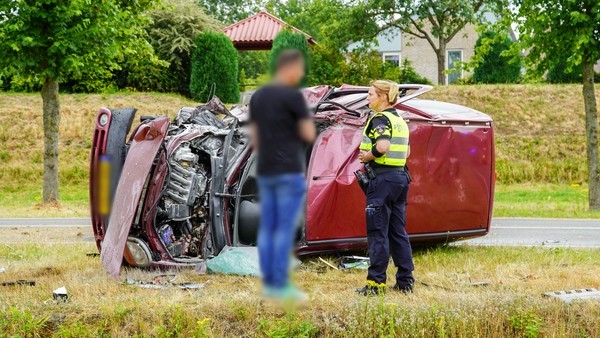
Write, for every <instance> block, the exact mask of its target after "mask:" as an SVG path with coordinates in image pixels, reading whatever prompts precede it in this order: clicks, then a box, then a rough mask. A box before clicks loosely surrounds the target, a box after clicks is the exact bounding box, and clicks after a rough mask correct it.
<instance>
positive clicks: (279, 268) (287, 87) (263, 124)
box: [250, 50, 316, 300]
mask: <svg viewBox="0 0 600 338" xmlns="http://www.w3.org/2000/svg"><path fill="white" fill-rule="evenodd" d="M276 69H277V70H276V73H275V79H274V81H273V83H271V84H269V85H267V86H264V87H263V88H261V89H259V90H258V91H256V93H254V95H253V96H252V99H251V100H250V121H251V134H252V135H251V136H252V137H251V139H252V145H253V147H254V149H255V151H256V152H257V156H258V169H257V171H258V186H259V194H260V203H261V220H260V229H259V234H258V254H259V259H260V268H261V272H262V278H263V293H264V295H265V296H266V297H272V298H277V299H287V300H305V299H306V298H307V296H306V294H304V293H303V292H302V291H300V290H299V289H298V288H297V287H295V286H294V285H293V284H291V283H290V281H289V261H290V254H291V252H292V249H293V246H294V237H295V236H294V235H295V226H296V223H297V221H298V218H299V215H300V212H301V209H302V206H303V205H304V203H303V202H304V196H305V194H306V180H305V177H304V171H305V166H306V164H305V160H304V159H305V154H304V148H305V145H306V144H307V143H312V142H314V140H315V138H316V128H315V125H314V122H313V120H312V116H311V114H310V113H309V111H308V108H307V107H306V102H305V101H304V97H303V96H302V93H301V92H300V91H299V90H298V89H297V88H296V87H297V86H298V85H299V84H300V82H301V81H302V78H303V77H304V57H303V55H302V53H301V52H300V51H298V50H286V51H283V52H281V54H280V55H279V57H278V59H277V67H276Z"/></svg>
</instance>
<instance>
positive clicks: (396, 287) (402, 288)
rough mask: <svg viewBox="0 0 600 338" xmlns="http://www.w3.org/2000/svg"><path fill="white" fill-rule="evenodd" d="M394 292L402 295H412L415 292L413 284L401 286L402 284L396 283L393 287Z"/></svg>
mask: <svg viewBox="0 0 600 338" xmlns="http://www.w3.org/2000/svg"><path fill="white" fill-rule="evenodd" d="M392 290H394V291H398V292H401V293H412V292H413V284H408V285H400V284H398V283H396V284H395V285H394V286H392Z"/></svg>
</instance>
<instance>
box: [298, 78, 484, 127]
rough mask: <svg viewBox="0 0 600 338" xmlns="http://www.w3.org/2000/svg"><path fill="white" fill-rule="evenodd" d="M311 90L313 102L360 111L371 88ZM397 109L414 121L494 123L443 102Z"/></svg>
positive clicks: (410, 103) (415, 101) (418, 102)
mask: <svg viewBox="0 0 600 338" xmlns="http://www.w3.org/2000/svg"><path fill="white" fill-rule="evenodd" d="M430 88H431V87H430ZM309 90H310V94H311V95H313V96H312V100H315V99H316V98H317V97H319V99H320V100H326V101H333V102H337V103H340V104H343V105H344V106H347V107H348V108H351V109H360V108H364V107H366V106H367V100H366V98H367V91H368V90H369V87H365V86H352V85H346V84H344V85H342V86H341V87H337V88H334V87H329V86H319V87H313V88H310V89H309ZM317 93H318V94H317ZM305 95H306V94H305ZM319 99H317V100H319ZM317 100H315V101H313V102H316V101H317ZM396 108H397V109H400V110H404V111H406V112H408V113H411V114H410V115H411V116H410V118H412V119H414V118H417V119H424V120H430V121H441V122H443V121H448V122H477V123H488V122H492V118H491V117H490V116H489V115H487V114H484V113H482V112H480V111H478V110H475V109H472V108H469V107H465V106H462V105H459V104H455V103H449V102H443V101H436V100H427V99H418V98H411V99H409V100H407V101H404V102H401V103H399V104H397V105H396Z"/></svg>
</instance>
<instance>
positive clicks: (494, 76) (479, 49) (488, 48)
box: [473, 31, 521, 83]
mask: <svg viewBox="0 0 600 338" xmlns="http://www.w3.org/2000/svg"><path fill="white" fill-rule="evenodd" d="M498 34H499V33H496V32H492V31H488V32H485V33H483V34H482V35H481V36H480V37H479V39H477V42H476V43H475V54H480V53H483V55H481V56H482V57H483V61H482V62H481V63H479V64H478V65H477V67H476V68H475V70H474V72H473V82H475V83H516V82H518V81H519V79H520V78H521V63H520V62H514V61H513V60H511V59H512V58H511V57H510V56H505V55H502V52H504V51H506V50H508V49H510V47H511V46H512V45H513V44H514V42H513V41H512V40H511V39H510V38H509V37H508V36H507V35H505V34H503V33H502V34H501V35H498ZM486 40H487V41H486ZM483 47H485V48H483Z"/></svg>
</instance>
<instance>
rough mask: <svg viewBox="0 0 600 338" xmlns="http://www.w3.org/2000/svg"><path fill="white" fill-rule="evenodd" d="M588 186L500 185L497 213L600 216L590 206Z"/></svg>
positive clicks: (550, 216) (562, 216) (537, 215)
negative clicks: (590, 209) (589, 208)
mask: <svg viewBox="0 0 600 338" xmlns="http://www.w3.org/2000/svg"><path fill="white" fill-rule="evenodd" d="M587 195H588V190H587V186H585V185H583V186H581V185H579V184H572V185H558V184H514V185H499V186H497V187H496V194H495V199H494V217H547V218H600V212H590V211H589V210H588V196H587Z"/></svg>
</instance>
